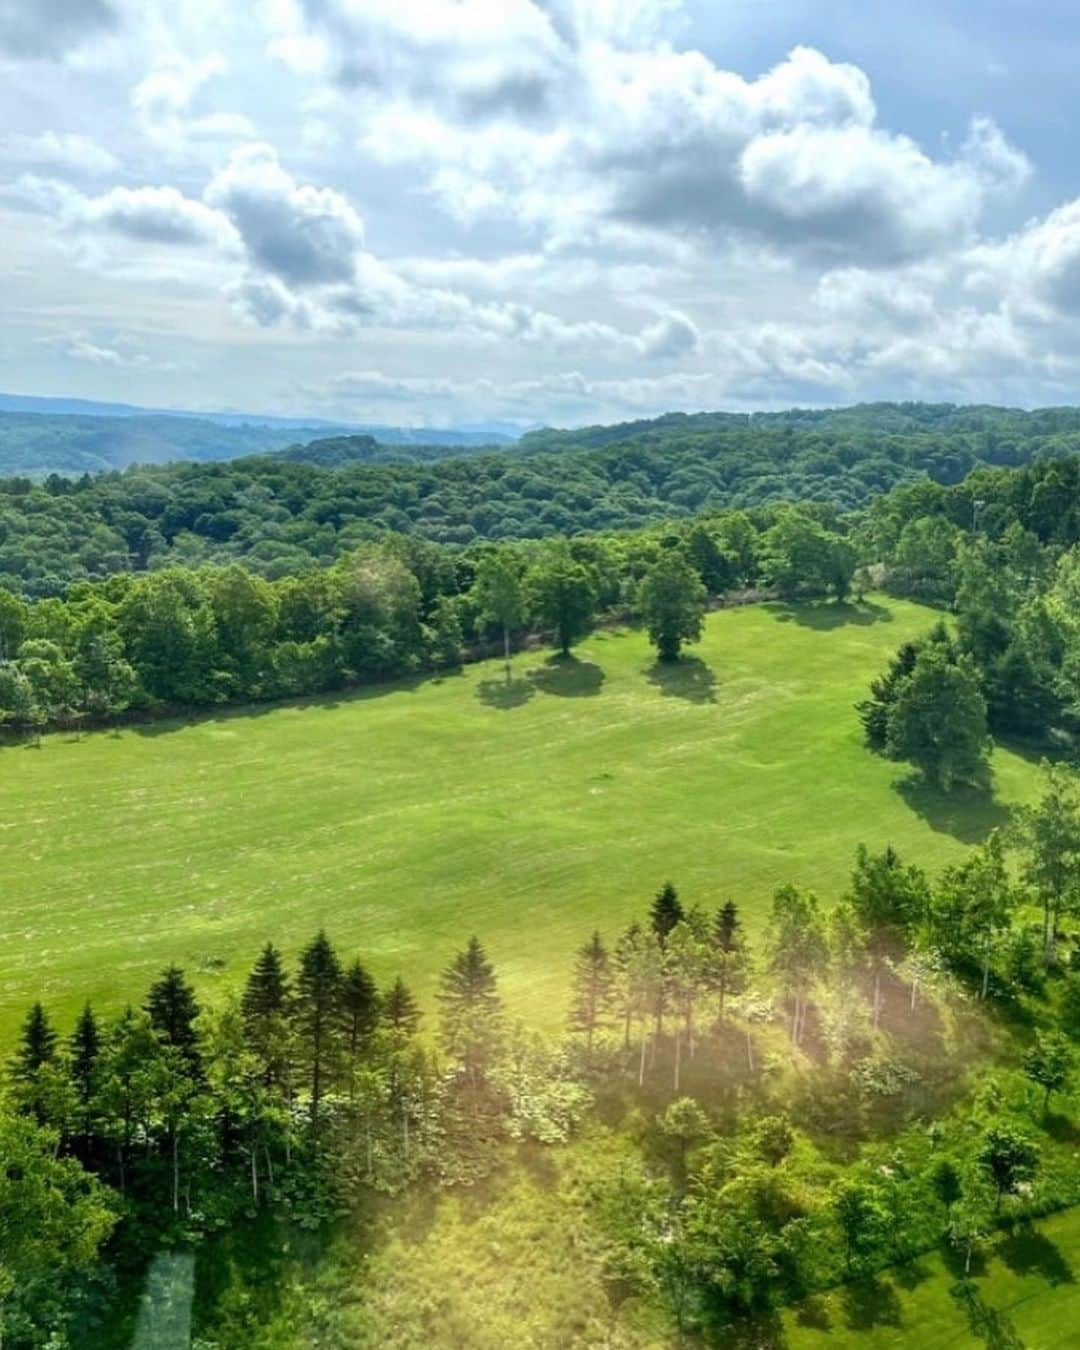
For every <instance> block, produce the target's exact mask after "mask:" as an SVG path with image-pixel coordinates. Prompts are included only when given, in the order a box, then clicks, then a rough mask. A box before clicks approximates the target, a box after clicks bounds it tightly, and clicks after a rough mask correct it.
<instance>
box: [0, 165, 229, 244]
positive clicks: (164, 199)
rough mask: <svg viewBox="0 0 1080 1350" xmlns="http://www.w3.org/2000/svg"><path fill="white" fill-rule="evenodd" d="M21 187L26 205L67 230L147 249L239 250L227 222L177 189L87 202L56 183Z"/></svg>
mask: <svg viewBox="0 0 1080 1350" xmlns="http://www.w3.org/2000/svg"><path fill="white" fill-rule="evenodd" d="M21 186H22V191H23V193H24V195H25V197H26V198H27V199H28V200H30V201H31V202H33V203H34V204H36V205H37V206H39V207H40V208H41V209H44V210H47V211H49V212H50V214H52V215H53V216H54V218H55V219H56V220H57V221H58V223H59V224H60V225H62V226H63V227H65V228H67V229H69V230H74V231H90V232H97V231H111V232H113V233H116V234H119V235H124V236H125V237H127V238H128V239H131V240H134V241H136V242H138V243H144V244H165V245H177V244H180V245H188V246H203V245H209V246H212V247H215V248H220V249H222V250H225V251H228V252H232V251H234V250H235V248H236V243H237V238H236V233H235V231H234V230H233V229H232V227H231V226H230V224H229V222H228V220H227V219H226V218H225V217H224V216H223V215H222V214H221V213H220V212H219V211H215V210H213V209H212V208H211V207H209V206H207V205H206V204H205V203H204V202H200V201H196V200H194V199H193V198H191V197H186V196H185V195H184V194H183V193H182V192H181V191H180V190H179V189H178V188H175V187H171V186H164V187H137V188H128V187H114V188H110V189H109V190H108V192H103V193H101V194H100V195H99V196H87V195H86V194H85V193H82V192H78V191H76V190H75V189H74V188H72V187H70V186H69V185H68V184H66V183H61V182H57V181H55V180H43V179H36V178H33V177H26V178H24V179H23V180H22V185H21Z"/></svg>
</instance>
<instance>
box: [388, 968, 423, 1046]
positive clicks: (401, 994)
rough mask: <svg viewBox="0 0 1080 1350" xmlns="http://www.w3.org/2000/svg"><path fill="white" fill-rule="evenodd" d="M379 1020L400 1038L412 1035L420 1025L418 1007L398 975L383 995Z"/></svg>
mask: <svg viewBox="0 0 1080 1350" xmlns="http://www.w3.org/2000/svg"><path fill="white" fill-rule="evenodd" d="M379 1020H380V1021H381V1022H382V1024H383V1026H384V1027H386V1028H387V1029H388V1030H389V1031H392V1032H393V1033H394V1034H395V1036H398V1037H400V1038H402V1039H405V1038H407V1037H409V1036H412V1035H414V1034H415V1032H416V1028H417V1027H418V1026H419V1025H420V1009H419V1008H418V1007H417V1006H416V1000H415V999H414V998H413V996H412V994H411V993H410V992H409V990H408V988H407V987H406V985H405V981H404V980H403V979H402V978H401V976H400V975H399V976H398V977H397V979H396V980H395V981H394V983H393V984H392V985H391V986H390V990H389V992H388V993H387V994H386V995H385V996H384V997H383V1000H382V1005H381V1007H380V1010H379Z"/></svg>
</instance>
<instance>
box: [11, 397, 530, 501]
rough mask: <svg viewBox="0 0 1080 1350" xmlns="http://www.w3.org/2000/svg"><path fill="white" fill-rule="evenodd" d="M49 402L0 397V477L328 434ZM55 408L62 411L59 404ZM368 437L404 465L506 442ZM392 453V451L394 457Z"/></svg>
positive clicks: (395, 432)
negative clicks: (420, 455)
mask: <svg viewBox="0 0 1080 1350" xmlns="http://www.w3.org/2000/svg"><path fill="white" fill-rule="evenodd" d="M50 402H51V400H48V399H41V400H35V399H18V398H12V397H10V396H4V395H0V475H5V476H10V475H23V476H26V477H29V478H33V479H35V480H38V479H42V478H45V477H47V476H48V475H49V474H59V475H61V476H63V477H78V476H79V475H81V474H86V473H102V472H106V471H108V470H110V469H124V468H127V467H128V466H129V465H132V464H169V463H173V462H176V461H179V460H193V461H196V462H201V461H209V462H213V461H216V460H230V459H237V458H239V457H241V456H243V455H258V454H264V453H265V452H267V451H274V450H279V449H283V448H287V447H290V446H296V447H299V446H303V445H306V444H308V443H309V442H310V441H314V440H320V439H326V438H327V437H328V436H329V435H331V433H332V432H333V428H332V426H331V425H329V424H323V423H318V422H313V423H312V424H311V425H310V426H307V425H304V423H303V422H301V421H296V422H290V421H288V420H286V419H274V418H267V419H265V420H263V419H260V418H257V417H252V418H250V419H245V418H244V417H243V416H241V415H236V416H229V415H227V414H218V415H216V416H206V417H200V416H196V415H187V414H184V413H167V412H154V411H151V410H149V409H146V410H144V409H138V408H130V409H126V410H122V408H121V407H118V409H117V410H116V411H111V407H112V405H109V404H103V405H100V407H95V405H94V404H89V405H85V406H82V405H79V404H78V403H76V404H75V405H74V406H73V407H72V408H71V409H70V410H66V411H55V412H53V411H46V410H45V409H46V408H48V405H49V404H50ZM56 402H57V403H59V404H60V407H61V408H63V407H64V404H63V401H62V400H56ZM343 430H344V429H343ZM368 434H369V435H370V436H372V437H374V438H375V439H377V440H378V442H379V444H380V445H382V446H383V447H384V455H385V458H387V459H388V460H395V459H403V460H405V461H406V462H407V461H409V460H410V459H411V458H412V455H411V453H410V452H412V451H418V450H420V449H421V448H422V447H428V448H429V449H434V450H438V449H439V448H440V447H444V453H449V454H453V453H456V454H464V453H467V452H469V451H470V450H473V449H476V448H479V447H486V448H490V447H491V446H492V445H494V444H503V443H505V442H507V441H508V440H509V438H508V437H506V436H504V435H500V434H498V433H492V434H487V433H484V434H480V433H477V432H467V431H434V430H432V431H427V430H423V429H413V428H406V427H375V428H371V429H370V432H369V433H368ZM358 439H360V440H361V441H363V440H364V439H365V437H364V436H361V437H359V438H358ZM393 447H397V448H398V450H399V454H398V455H395V454H394V451H393Z"/></svg>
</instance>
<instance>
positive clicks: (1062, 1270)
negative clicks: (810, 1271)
mask: <svg viewBox="0 0 1080 1350" xmlns="http://www.w3.org/2000/svg"><path fill="white" fill-rule="evenodd" d="M1077 1252H1080V1209H1070V1210H1066V1211H1065V1212H1064V1213H1062V1214H1055V1215H1053V1216H1052V1217H1051V1218H1049V1219H1046V1220H1044V1221H1043V1222H1042V1223H1039V1224H1037V1225H1035V1224H1033V1225H1018V1226H1017V1227H1016V1228H1015V1229H1013V1230H1012V1231H1011V1232H1009V1231H1006V1232H1002V1233H998V1234H996V1235H995V1236H994V1238H993V1240H992V1242H991V1243H990V1244H989V1247H988V1248H987V1250H986V1251H984V1252H982V1253H980V1254H979V1256H978V1257H977V1258H976V1260H975V1261H974V1262H973V1263H972V1267H971V1273H970V1276H969V1277H967V1278H965V1276H964V1273H963V1262H962V1261H957V1260H956V1259H955V1257H954V1256H952V1255H945V1254H942V1253H936V1252H935V1253H932V1254H930V1255H928V1256H925V1257H923V1258H921V1259H920V1260H917V1261H912V1262H910V1263H909V1264H908V1265H906V1266H897V1267H894V1268H893V1269H892V1270H889V1271H886V1272H884V1274H882V1275H881V1276H879V1277H878V1278H877V1279H875V1280H872V1281H869V1282H867V1283H863V1284H853V1285H850V1286H847V1287H846V1288H843V1289H837V1290H832V1291H831V1292H830V1293H828V1294H825V1295H821V1296H819V1297H815V1298H812V1299H808V1300H807V1301H806V1302H805V1303H802V1304H798V1305H796V1306H795V1307H794V1308H788V1309H785V1310H784V1312H783V1315H782V1322H781V1325H782V1330H781V1331H780V1333H779V1334H778V1335H775V1336H774V1337H770V1338H766V1339H764V1341H763V1344H764V1345H772V1346H775V1348H776V1350H781V1347H786V1348H787V1350H844V1347H847V1346H860V1347H865V1350H885V1347H896V1346H905V1345H914V1346H918V1347H919V1350H946V1348H947V1347H948V1350H955V1348H956V1347H960V1346H989V1347H992V1348H996V1350H1025V1347H1027V1348H1028V1350H1069V1347H1072V1346H1075V1345H1076V1343H1077V1328H1078V1327H1080V1284H1078V1283H1077V1272H1076V1270H1075V1268H1074V1266H1073V1261H1074V1260H1075V1259H1076V1253H1077Z"/></svg>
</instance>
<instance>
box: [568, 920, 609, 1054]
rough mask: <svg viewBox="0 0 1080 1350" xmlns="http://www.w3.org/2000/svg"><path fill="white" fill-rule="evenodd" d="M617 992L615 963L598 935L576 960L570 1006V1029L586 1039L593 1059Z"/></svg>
mask: <svg viewBox="0 0 1080 1350" xmlns="http://www.w3.org/2000/svg"><path fill="white" fill-rule="evenodd" d="M614 992H615V978H614V974H613V972H612V969H611V959H610V957H609V956H608V952H607V948H606V947H605V946H604V942H603V939H602V938H601V936H600V934H599V933H594V934H593V935H592V937H591V938H590V939H589V941H588V942H586V943H585V945H584V946H583V947H580V948H579V949H578V953H577V956H576V958H575V960H574V973H573V988H572V993H571V1003H570V1028H571V1030H572V1031H576V1032H579V1033H580V1034H581V1035H583V1036H584V1037H585V1048H586V1051H587V1053H588V1054H589V1055H590V1056H591V1055H592V1048H593V1041H594V1040H595V1038H596V1033H597V1031H599V1030H601V1029H602V1028H603V1027H605V1026H606V1025H607V1022H608V1017H609V1015H610V1011H611V1001H612V998H613V996H614Z"/></svg>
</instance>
